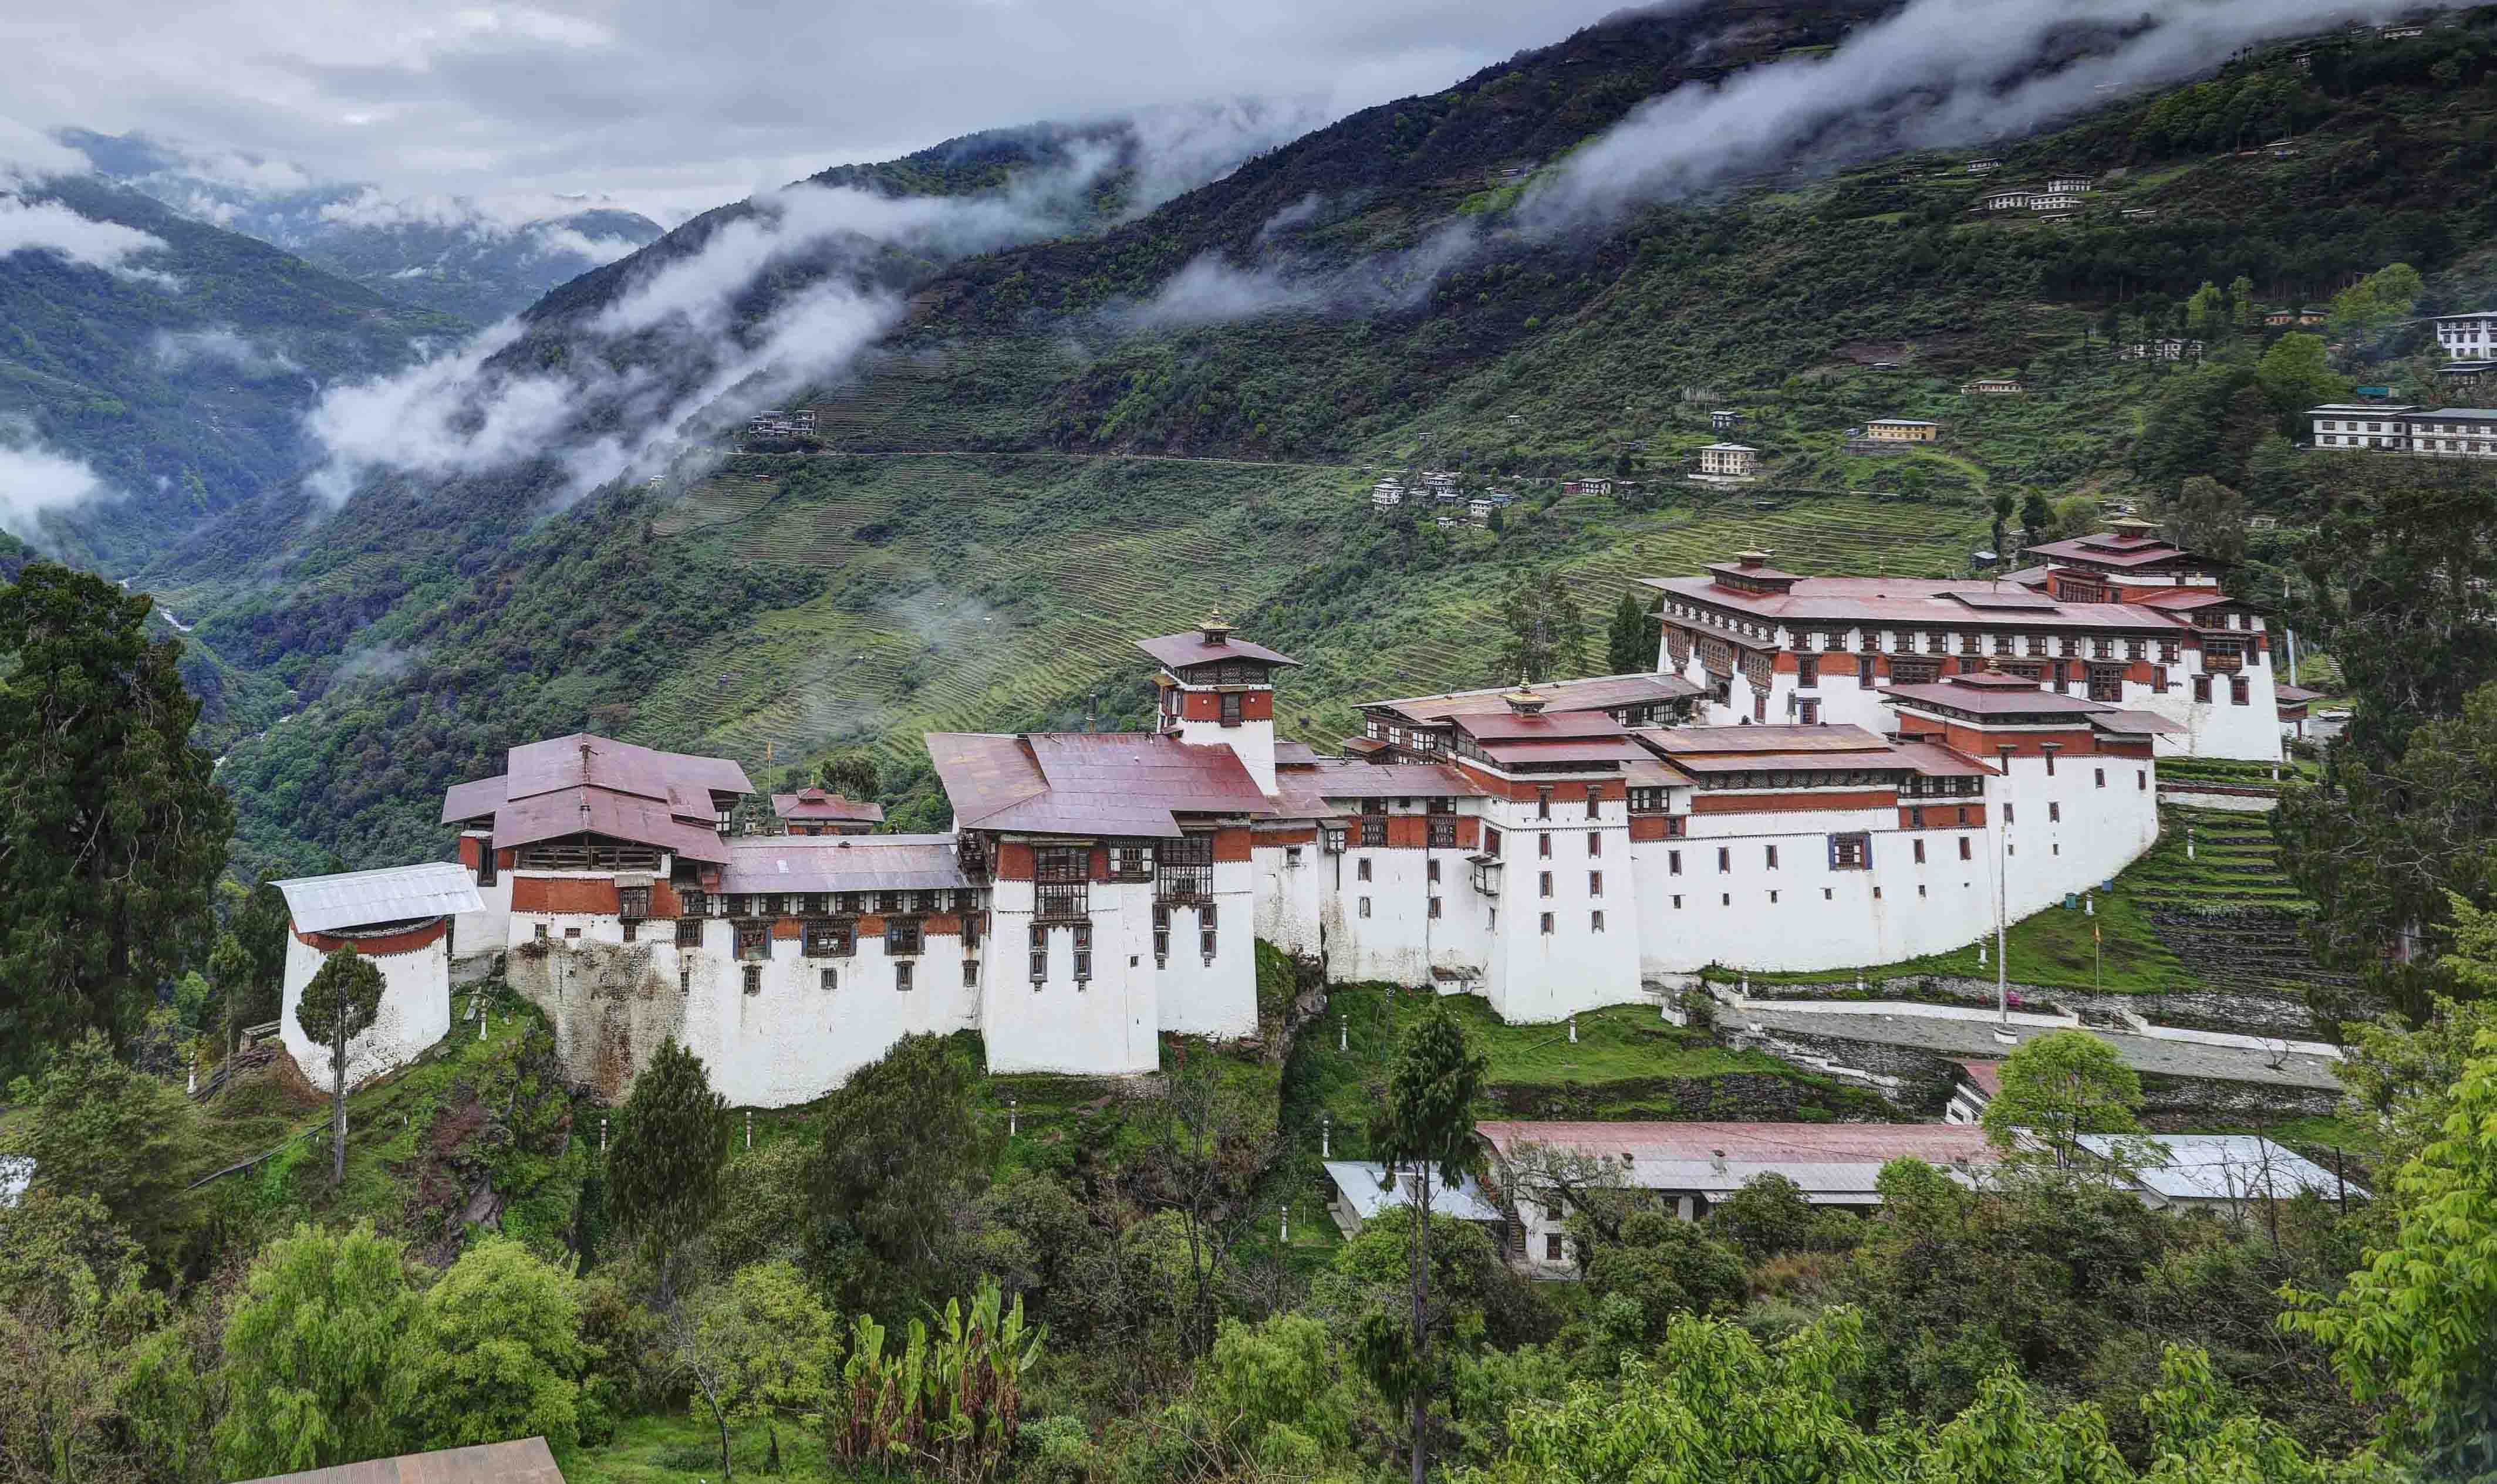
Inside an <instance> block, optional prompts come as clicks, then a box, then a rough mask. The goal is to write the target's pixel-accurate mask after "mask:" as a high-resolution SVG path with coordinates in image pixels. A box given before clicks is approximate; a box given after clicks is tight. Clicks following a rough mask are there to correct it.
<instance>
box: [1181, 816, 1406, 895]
mask: <svg viewBox="0 0 2497 1484" xmlns="http://www.w3.org/2000/svg"><path fill="white" fill-rule="evenodd" d="M1372 818H1376V819H1377V822H1378V824H1379V826H1380V827H1381V839H1380V843H1381V844H1384V843H1385V842H1386V841H1385V839H1384V829H1385V825H1386V820H1385V819H1384V818H1381V817H1378V816H1372ZM1362 823H1363V824H1364V825H1365V826H1367V825H1368V824H1369V823H1371V819H1370V818H1365V819H1364V820H1363V821H1362ZM1365 833H1366V832H1365ZM1365 843H1367V842H1366V841H1365ZM1213 895H1214V837H1213V836H1211V835H1205V834H1193V835H1183V836H1181V837H1179V838H1178V839H1176V840H1173V841H1170V842H1169V843H1167V844H1165V845H1163V846H1162V852H1161V866H1160V869H1159V871H1158V872H1157V873H1156V875H1155V877H1154V898H1155V899H1156V900H1162V901H1201V900H1205V899H1207V898H1209V897H1212V896H1213Z"/></svg>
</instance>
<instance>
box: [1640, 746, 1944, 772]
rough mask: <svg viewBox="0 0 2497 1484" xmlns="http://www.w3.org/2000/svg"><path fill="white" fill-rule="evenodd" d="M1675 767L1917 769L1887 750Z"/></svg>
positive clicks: (1752, 756)
mask: <svg viewBox="0 0 2497 1484" xmlns="http://www.w3.org/2000/svg"><path fill="white" fill-rule="evenodd" d="M1673 763H1674V766H1675V767H1677V768H1681V769H1685V770H1687V771H1689V772H1691V773H1707V774H1716V773H1756V772H1759V771H1760V770H1762V769H1779V770H1784V771H1787V772H1794V771H1798V770H1800V771H1804V772H1810V773H1850V772H1859V771H1869V772H1875V773H1879V772H1882V771H1884V770H1891V771H1897V772H1908V771H1912V770H1913V769H1914V768H1915V764H1914V763H1913V762H1912V761H1911V760H1909V759H1907V758H1904V757H1901V756H1900V755H1899V754H1898V752H1897V750H1896V749H1894V748H1889V747H1883V748H1881V749H1880V750H1879V751H1873V752H1738V753H1735V754H1733V755H1731V756H1721V757H1677V758H1675V759H1674V760H1673Z"/></svg>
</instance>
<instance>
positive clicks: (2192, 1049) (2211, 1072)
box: [1719, 1000, 2341, 1091]
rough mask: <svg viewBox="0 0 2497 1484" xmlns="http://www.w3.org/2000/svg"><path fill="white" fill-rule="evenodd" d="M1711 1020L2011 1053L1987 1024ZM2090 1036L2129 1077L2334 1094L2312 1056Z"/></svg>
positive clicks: (1764, 1012) (1750, 1012)
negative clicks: (2248, 1084)
mask: <svg viewBox="0 0 2497 1484" xmlns="http://www.w3.org/2000/svg"><path fill="white" fill-rule="evenodd" d="M1719 1013H1720V1014H1721V1015H1723V1018H1724V1019H1725V1021H1726V1022H1728V1023H1730V1024H1731V1025H1732V1026H1739V1027H1742V1028H1745V1029H1750V1028H1753V1027H1755V1026H1756V1027H1757V1028H1759V1029H1761V1030H1766V1031H1770V1032H1773V1033H1774V1032H1786V1033H1792V1034H1796V1035H1810V1036H1826V1037H1829V1038H1830V1039H1833V1040H1841V1041H1863V1042H1867V1043H1870V1044H1872V1045H1877V1046H1910V1047H1915V1048H1918V1049H1920V1050H1924V1051H1930V1052H1936V1053H1939V1054H1941V1055H1943V1056H1945V1057H1953V1058H1960V1057H1972V1058H1982V1059H1986V1060H1993V1059H1996V1058H2001V1057H2005V1056H2007V1055H2009V1054H2010V1052H2011V1050H2012V1048H2010V1047H2008V1046H2006V1045H2004V1044H2003V1043H2001V1042H1999V1041H1997V1040H1995V1038H1994V1031H1995V1023H1994V1022H1993V1021H1991V1020H1961V1019H1940V1018H1927V1017H1924V1016H1913V1015H1881V1014H1878V1013H1866V1014H1861V1015H1849V1014H1834V1013H1830V1012H1825V1011H1781V1010H1776V1009H1772V1008H1770V1007H1768V1006H1767V1005H1764V1004H1761V1003H1760V1002H1758V1001H1756V1000H1755V1001H1754V1002H1753V1003H1751V1004H1749V1005H1746V1006H1744V1007H1742V1008H1739V1009H1737V1008H1732V1007H1727V1008H1725V1009H1723V1010H1722V1011H1720V1012H1719ZM2011 1028H2012V1033H2013V1034H2015V1035H2017V1036H2019V1037H2020V1039H2021V1040H2023V1041H2030V1040H2035V1039H2036V1038H2037V1037H2039V1036H2041V1035H2046V1034H2048V1033H2050V1032H2052V1031H2054V1030H2056V1029H2059V1028H2061V1027H2058V1026H2021V1025H2015V1026H2012V1027H2011ZM2090 1033H2091V1034H2092V1035H2095V1036H2097V1037H2099V1038H2100V1039H2101V1040H2102V1041H2105V1042H2106V1043H2107V1044H2109V1045H2111V1046H2113V1047H2114V1048H2115V1049H2116V1054H2117V1055H2118V1056H2120V1057H2122V1058H2124V1064H2125V1065H2127V1066H2129V1067H2132V1068H2133V1069H2134V1071H2136V1072H2150V1073H2154V1074H2157V1075H2160V1076H2165V1077H2195V1078H2203V1079H2209V1080H2213V1081H2219V1082H2251V1083H2260V1084H2262V1085H2264V1086H2266V1087H2276V1088H2313V1089H2319V1090H2323V1091H2338V1090H2339V1089H2340V1087H2341V1083H2340V1080H2339V1079H2338V1078H2336V1077H2335V1076H2333V1074H2332V1065H2331V1063H2330V1062H2329V1061H2326V1060H2324V1059H2323V1058H2320V1057H2310V1056H2292V1057H2289V1058H2286V1059H2283V1060H2281V1064H2280V1065H2279V1066H2277V1067H2275V1066H2273V1065H2272V1062H2273V1061H2274V1060H2275V1059H2280V1058H2276V1057H2275V1055H2274V1054H2273V1053H2271V1052H2267V1051H2255V1050H2252V1049H2248V1048H2241V1047H2233V1046H2208V1045H2201V1044H2197V1043H2195V1042H2190V1041H2169V1040H2165V1039H2160V1038H2157V1037H2152V1036H2140V1035H2132V1034H2128V1033H2126V1032H2124V1031H2121V1030H2101V1029H2098V1028H2097V1027H2095V1026H2093V1027H2091V1028H2090Z"/></svg>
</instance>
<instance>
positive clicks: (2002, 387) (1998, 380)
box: [1959, 376, 2029, 396]
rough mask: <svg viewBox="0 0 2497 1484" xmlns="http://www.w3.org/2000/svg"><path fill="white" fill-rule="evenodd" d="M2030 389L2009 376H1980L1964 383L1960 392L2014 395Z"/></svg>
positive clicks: (1982, 394) (1981, 394)
mask: <svg viewBox="0 0 2497 1484" xmlns="http://www.w3.org/2000/svg"><path fill="white" fill-rule="evenodd" d="M2028 390H2029V389H2028V388H2026V387H2024V386H2022V385H2020V383H2019V382H2018V381H2016V380H2014V379H2012V378H2011V377H2008V376H1980V377H1978V378H1977V379H1976V380H1975V381H1972V382H1967V383H1964V384H1962V386H1961V387H1960V389H1959V392H1960V395H1962V396H2013V395H2019V394H2020V393H2023V392H2026V391H2028Z"/></svg>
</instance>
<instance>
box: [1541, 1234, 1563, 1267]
mask: <svg viewBox="0 0 2497 1484" xmlns="http://www.w3.org/2000/svg"><path fill="white" fill-rule="evenodd" d="M1565 1240H1566V1239H1565V1238H1564V1237H1563V1236H1562V1235H1561V1234H1560V1233H1559V1232H1551V1233H1547V1234H1546V1235H1545V1236H1544V1238H1543V1260H1544V1261H1545V1262H1560V1261H1562V1260H1563V1257H1562V1251H1561V1244H1562V1243H1563V1242H1564V1241H1565Z"/></svg>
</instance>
